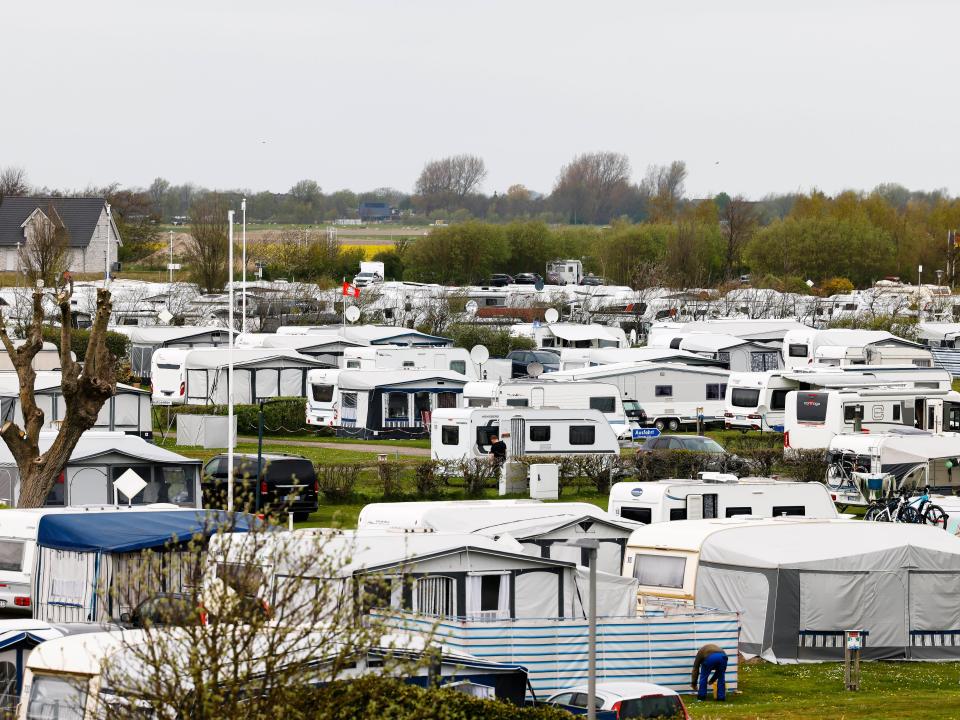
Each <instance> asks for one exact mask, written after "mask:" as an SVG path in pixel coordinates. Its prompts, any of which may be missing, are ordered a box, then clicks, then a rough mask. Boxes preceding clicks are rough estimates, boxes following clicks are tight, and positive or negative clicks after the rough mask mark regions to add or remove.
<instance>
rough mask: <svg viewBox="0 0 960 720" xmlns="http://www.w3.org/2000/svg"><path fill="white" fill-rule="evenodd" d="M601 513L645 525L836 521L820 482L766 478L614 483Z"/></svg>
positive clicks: (827, 496)
mask: <svg viewBox="0 0 960 720" xmlns="http://www.w3.org/2000/svg"><path fill="white" fill-rule="evenodd" d="M607 511H608V512H609V513H610V514H611V515H615V516H617V517H620V518H623V519H624V520H632V521H634V522H641V523H645V524H650V523H658V522H669V521H671V520H701V519H706V518H728V517H735V516H737V515H750V516H753V517H767V518H769V517H779V516H782V515H799V516H804V517H815V518H827V519H832V518H838V517H839V515H838V514H837V508H836V506H835V505H834V504H833V500H832V499H831V498H830V494H829V493H828V492H827V489H826V487H824V486H823V485H821V484H820V483H805V482H781V481H778V480H771V479H768V478H748V479H743V480H737V481H732V482H709V481H707V482H703V481H699V480H658V481H656V482H619V483H616V484H615V485H614V486H613V487H612V488H610V500H609V502H608V504H607Z"/></svg>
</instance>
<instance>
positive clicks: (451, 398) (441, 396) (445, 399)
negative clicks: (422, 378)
mask: <svg viewBox="0 0 960 720" xmlns="http://www.w3.org/2000/svg"><path fill="white" fill-rule="evenodd" d="M456 406H457V394H456V393H452V392H442V393H437V407H438V408H455V407H456Z"/></svg>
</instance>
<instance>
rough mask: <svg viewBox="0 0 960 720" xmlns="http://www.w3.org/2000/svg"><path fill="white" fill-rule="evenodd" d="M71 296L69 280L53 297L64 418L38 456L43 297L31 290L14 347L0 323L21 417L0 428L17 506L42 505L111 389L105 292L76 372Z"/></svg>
mask: <svg viewBox="0 0 960 720" xmlns="http://www.w3.org/2000/svg"><path fill="white" fill-rule="evenodd" d="M72 295H73V283H72V281H71V282H70V283H69V286H65V287H63V288H60V289H59V290H58V291H57V294H56V296H55V297H56V302H57V306H58V307H59V309H60V367H61V371H62V382H61V392H62V394H63V399H64V402H65V404H66V414H65V415H64V418H63V421H62V422H61V424H60V430H59V432H58V433H57V436H56V438H54V441H53V443H52V444H51V445H50V447H49V448H48V449H47V451H46V452H44V453H41V452H40V443H39V440H40V430H41V429H42V428H43V422H44V415H43V410H41V409H40V408H39V407H38V406H37V402H36V397H35V395H34V386H35V383H36V378H37V374H36V371H34V369H33V359H34V357H35V356H36V354H37V353H38V352H39V351H40V350H41V348H43V333H42V328H43V292H42V291H41V290H36V291H35V292H34V294H33V312H32V315H31V319H30V325H29V327H28V330H27V338H26V341H25V342H24V343H23V344H22V345H20V347H14V346H13V342H11V340H10V338H9V337H8V335H7V331H6V326H5V325H4V324H3V323H0V341H2V342H3V345H4V347H5V348H6V350H7V353H8V354H9V355H10V360H11V361H12V363H13V366H14V369H15V370H16V372H17V376H18V377H19V379H20V407H21V408H22V412H23V418H24V424H23V425H24V426H23V428H21V427H19V426H18V425H17V424H16V423H13V422H6V423H4V424H3V426H2V427H0V438H3V441H4V442H5V443H6V444H7V447H8V448H10V453H11V454H12V455H13V459H14V461H16V463H17V469H18V470H19V472H20V497H19V500H18V502H17V505H18V507H25V508H31V507H41V506H42V505H43V503H44V501H45V500H46V498H47V495H49V493H50V490H51V489H52V488H53V485H54V482H55V481H56V479H57V476H58V475H59V474H60V473H61V472H62V471H63V468H64V467H65V466H66V464H67V461H68V460H69V459H70V456H71V454H72V453H73V450H74V448H75V447H76V446H77V442H78V441H79V440H80V436H81V435H83V433H84V432H86V431H87V430H89V429H90V428H92V427H93V426H94V425H95V424H96V422H97V416H98V415H99V414H100V409H101V408H102V407H103V404H104V403H105V402H106V401H107V400H108V399H109V398H110V396H111V395H113V394H114V391H115V390H116V386H117V382H116V377H115V373H114V363H115V361H116V358H114V357H113V355H111V354H110V351H109V350H108V349H107V345H106V335H107V322H108V320H109V319H110V311H111V309H112V307H111V303H110V291H109V290H106V289H103V290H98V291H97V311H96V316H95V318H94V322H93V328H92V330H91V332H90V340H89V343H88V345H87V352H86V358H85V360H84V363H83V366H82V368H81V366H80V364H79V363H77V362H76V361H75V360H74V359H73V356H72V355H71V353H70V347H71V334H72V326H71V324H70V323H71V320H72V318H71V313H70V298H71V297H72Z"/></svg>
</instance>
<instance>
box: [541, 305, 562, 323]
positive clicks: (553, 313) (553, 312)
mask: <svg viewBox="0 0 960 720" xmlns="http://www.w3.org/2000/svg"><path fill="white" fill-rule="evenodd" d="M543 319H544V320H546V321H547V322H548V323H555V322H556V321H557V320H559V319H560V313H558V312H557V309H556V308H547V311H546V312H545V313H544V314H543Z"/></svg>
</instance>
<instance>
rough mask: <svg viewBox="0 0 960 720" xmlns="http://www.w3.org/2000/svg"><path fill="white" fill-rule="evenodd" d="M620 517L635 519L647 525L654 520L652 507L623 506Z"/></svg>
mask: <svg viewBox="0 0 960 720" xmlns="http://www.w3.org/2000/svg"><path fill="white" fill-rule="evenodd" d="M620 517H622V518H623V519H624V520H633V521H634V522H642V523H645V524H647V525H649V524H650V523H651V521H652V520H653V516H652V514H651V512H650V508H648V507H645V508H641V507H622V508H620Z"/></svg>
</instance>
